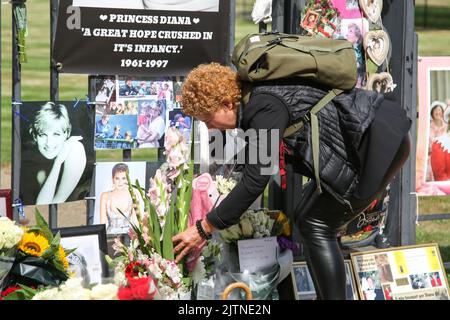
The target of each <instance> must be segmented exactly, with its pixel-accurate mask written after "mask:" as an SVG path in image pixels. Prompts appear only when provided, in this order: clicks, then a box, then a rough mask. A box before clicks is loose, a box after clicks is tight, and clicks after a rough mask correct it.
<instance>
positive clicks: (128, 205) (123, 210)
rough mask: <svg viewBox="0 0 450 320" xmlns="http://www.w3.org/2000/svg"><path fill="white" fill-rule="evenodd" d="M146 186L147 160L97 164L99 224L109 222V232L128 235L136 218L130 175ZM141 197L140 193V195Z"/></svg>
mask: <svg viewBox="0 0 450 320" xmlns="http://www.w3.org/2000/svg"><path fill="white" fill-rule="evenodd" d="M127 174H128V175H129V177H130V181H131V183H132V184H135V182H136V180H137V181H139V184H140V185H141V186H142V187H145V178H146V163H145V162H102V163H97V165H96V167H95V214H94V223H95V224H105V225H106V233H107V234H108V235H111V234H126V233H128V230H129V228H130V224H129V221H132V220H133V219H135V212H134V211H133V209H132V198H131V195H130V192H129V189H128V183H127V176H126V175H127ZM137 199H140V196H138V197H137Z"/></svg>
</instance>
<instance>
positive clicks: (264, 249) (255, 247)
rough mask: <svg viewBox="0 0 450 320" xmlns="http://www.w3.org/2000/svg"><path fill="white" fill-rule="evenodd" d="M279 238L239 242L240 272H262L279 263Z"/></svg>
mask: <svg viewBox="0 0 450 320" xmlns="http://www.w3.org/2000/svg"><path fill="white" fill-rule="evenodd" d="M277 246H278V243H277V238H276V237H269V238H261V239H251V240H241V241H238V251H239V267H240V271H241V272H244V270H248V271H249V272H257V271H261V270H263V269H265V268H267V267H270V266H273V265H274V264H276V263H277V257H276V252H277Z"/></svg>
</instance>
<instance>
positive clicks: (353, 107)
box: [252, 83, 383, 199]
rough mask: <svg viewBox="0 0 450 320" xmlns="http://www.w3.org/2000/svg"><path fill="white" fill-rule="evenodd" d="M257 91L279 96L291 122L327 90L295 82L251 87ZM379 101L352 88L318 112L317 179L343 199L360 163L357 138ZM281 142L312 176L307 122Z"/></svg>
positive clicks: (349, 191)
mask: <svg viewBox="0 0 450 320" xmlns="http://www.w3.org/2000/svg"><path fill="white" fill-rule="evenodd" d="M260 93H265V94H272V95H275V96H277V97H278V98H281V100H282V101H283V102H284V103H285V104H286V106H287V108H288V110H289V113H290V123H289V125H291V124H293V123H295V122H297V121H298V120H299V119H300V118H302V117H303V116H304V115H305V114H307V113H308V111H309V110H310V109H311V108H312V107H313V106H314V105H315V104H316V103H317V102H318V101H319V100H320V99H321V98H322V97H324V96H325V95H326V94H327V93H328V89H324V88H320V87H312V86H310V85H303V84H298V83H296V84H292V83H284V84H281V85H280V84H279V85H268V84H263V85H258V86H255V87H253V89H252V95H257V94H260ZM382 101H383V95H382V94H379V93H377V92H374V91H366V90H362V89H353V90H351V91H348V92H344V93H342V94H340V95H339V96H337V97H335V98H334V99H333V100H332V101H331V102H330V103H328V104H327V105H326V106H325V107H324V108H322V110H321V111H320V112H319V113H318V118H319V136H320V153H319V155H320V161H319V165H320V179H321V183H322V185H323V186H324V187H325V188H326V189H327V191H329V192H331V193H337V194H338V195H340V196H342V197H343V198H344V199H348V198H349V197H350V196H351V195H352V193H353V191H354V189H355V187H356V185H357V183H358V178H359V174H360V170H361V166H362V164H361V159H360V157H359V154H358V150H359V147H360V144H361V140H362V138H363V135H364V133H365V132H366V131H367V129H368V128H369V126H370V124H371V122H372V120H373V119H374V117H375V113H376V110H377V109H378V108H379V106H380V104H381V102H382ZM284 141H285V143H286V145H287V146H288V149H290V150H292V151H293V153H294V155H295V156H298V158H299V161H300V163H299V164H298V165H299V168H301V173H302V174H303V175H305V176H307V177H310V178H313V177H314V170H313V160H312V144H311V126H310V123H309V122H307V123H306V125H305V126H304V127H303V128H302V129H300V130H299V131H297V132H296V133H295V134H293V135H292V136H290V137H287V138H284Z"/></svg>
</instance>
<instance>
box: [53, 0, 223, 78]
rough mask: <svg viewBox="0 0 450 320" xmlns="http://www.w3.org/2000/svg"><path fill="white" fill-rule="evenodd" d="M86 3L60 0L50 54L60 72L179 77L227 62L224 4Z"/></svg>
mask: <svg viewBox="0 0 450 320" xmlns="http://www.w3.org/2000/svg"><path fill="white" fill-rule="evenodd" d="M90 2H91V3H89V1H80V0H61V1H60V7H59V13H58V24H57V29H56V30H57V31H56V38H55V43H54V51H53V59H54V61H55V63H57V65H58V68H59V70H60V72H67V73H87V74H123V75H125V74H132V75H152V76H182V75H185V74H187V73H188V72H189V71H190V70H191V69H192V68H194V67H196V66H197V65H199V64H201V63H209V62H213V61H215V62H219V63H225V62H226V57H227V54H226V51H227V45H228V42H229V41H228V38H229V28H228V24H229V11H230V5H229V2H228V1H219V0H177V1H155V0H153V1H151V0H139V1H137V0H134V1H127V2H126V4H127V5H128V7H127V8H124V7H125V6H126V5H125V2H123V3H121V4H120V5H118V1H114V0H102V1H100V0H98V1H95V2H94V1H90ZM94 6H95V7H94Z"/></svg>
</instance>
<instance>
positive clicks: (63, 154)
mask: <svg viewBox="0 0 450 320" xmlns="http://www.w3.org/2000/svg"><path fill="white" fill-rule="evenodd" d="M82 139H83V137H82V136H72V137H70V138H69V139H67V140H66V141H65V142H64V145H63V147H62V148H61V151H60V152H59V154H58V155H57V156H56V159H55V164H58V165H61V164H63V163H64V161H66V159H67V156H68V155H69V153H70V152H71V151H72V150H73V149H74V144H75V143H76V142H78V141H80V140H82Z"/></svg>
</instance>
